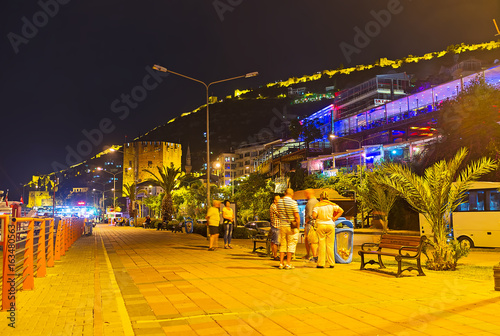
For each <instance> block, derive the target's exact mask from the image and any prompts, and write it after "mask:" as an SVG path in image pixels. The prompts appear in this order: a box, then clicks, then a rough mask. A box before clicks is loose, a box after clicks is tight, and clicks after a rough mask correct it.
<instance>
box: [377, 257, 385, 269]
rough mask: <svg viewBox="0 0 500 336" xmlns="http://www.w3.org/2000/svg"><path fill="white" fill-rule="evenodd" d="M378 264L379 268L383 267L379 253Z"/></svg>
mask: <svg viewBox="0 0 500 336" xmlns="http://www.w3.org/2000/svg"><path fill="white" fill-rule="evenodd" d="M378 265H379V266H380V267H379V268H385V265H384V263H383V262H382V256H381V255H380V254H379V255H378Z"/></svg>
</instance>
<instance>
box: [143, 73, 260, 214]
mask: <svg viewBox="0 0 500 336" xmlns="http://www.w3.org/2000/svg"><path fill="white" fill-rule="evenodd" d="M153 69H154V70H156V71H161V72H168V73H171V74H174V75H177V76H180V77H184V78H186V79H189V80H192V81H195V82H198V83H200V84H203V85H204V86H205V89H206V98H207V206H208V207H210V113H209V104H210V99H209V98H210V97H209V96H208V89H209V88H210V86H211V85H214V84H218V83H222V82H227V81H231V80H234V79H239V78H251V77H255V76H257V75H258V74H259V73H258V72H249V73H247V74H246V75H242V76H236V77H231V78H226V79H222V80H218V81H215V82H211V83H208V84H207V83H205V82H203V81H201V80H199V79H196V78H193V77H189V76H186V75H183V74H180V73H178V72H174V71H172V70H168V69H167V68H165V67H163V66H161V65H157V64H155V65H154V66H153Z"/></svg>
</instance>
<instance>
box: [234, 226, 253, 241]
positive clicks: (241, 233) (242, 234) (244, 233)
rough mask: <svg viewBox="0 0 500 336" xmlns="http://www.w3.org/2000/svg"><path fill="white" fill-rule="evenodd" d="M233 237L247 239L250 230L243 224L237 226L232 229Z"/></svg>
mask: <svg viewBox="0 0 500 336" xmlns="http://www.w3.org/2000/svg"><path fill="white" fill-rule="evenodd" d="M233 238H234V239H248V238H250V232H249V231H248V229H247V228H246V227H244V226H237V227H235V228H234V229H233Z"/></svg>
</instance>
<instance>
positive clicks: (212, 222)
mask: <svg viewBox="0 0 500 336" xmlns="http://www.w3.org/2000/svg"><path fill="white" fill-rule="evenodd" d="M219 207H220V201H218V200H214V201H213V205H212V206H211V207H210V208H209V209H208V212H207V216H206V220H207V225H208V233H209V235H210V244H209V247H208V250H209V251H215V250H216V249H217V247H218V245H219V222H220V214H219Z"/></svg>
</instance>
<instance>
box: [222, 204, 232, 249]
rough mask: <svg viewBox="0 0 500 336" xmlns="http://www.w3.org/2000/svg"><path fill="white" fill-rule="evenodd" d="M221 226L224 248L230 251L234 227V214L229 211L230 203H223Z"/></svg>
mask: <svg viewBox="0 0 500 336" xmlns="http://www.w3.org/2000/svg"><path fill="white" fill-rule="evenodd" d="M222 224H223V225H224V248H225V249H232V247H231V245H230V244H231V237H232V236H233V227H234V212H233V209H231V202H229V200H225V201H224V208H222Z"/></svg>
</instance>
